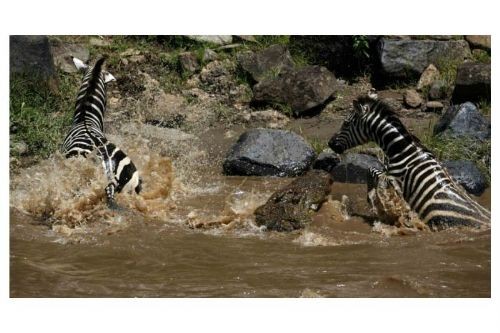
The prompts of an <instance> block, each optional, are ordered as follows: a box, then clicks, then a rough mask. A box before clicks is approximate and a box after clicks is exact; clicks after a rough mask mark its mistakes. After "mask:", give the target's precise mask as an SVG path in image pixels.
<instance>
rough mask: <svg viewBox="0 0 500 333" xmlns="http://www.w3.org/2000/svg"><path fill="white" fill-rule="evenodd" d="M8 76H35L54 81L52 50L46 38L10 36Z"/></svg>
mask: <svg viewBox="0 0 500 333" xmlns="http://www.w3.org/2000/svg"><path fill="white" fill-rule="evenodd" d="M9 46H10V74H13V73H26V74H33V73H35V74H37V75H40V76H41V78H44V79H55V75H56V72H55V69H54V62H53V58H52V50H51V47H50V43H49V39H48V37H47V36H23V35H12V36H10V42H9Z"/></svg>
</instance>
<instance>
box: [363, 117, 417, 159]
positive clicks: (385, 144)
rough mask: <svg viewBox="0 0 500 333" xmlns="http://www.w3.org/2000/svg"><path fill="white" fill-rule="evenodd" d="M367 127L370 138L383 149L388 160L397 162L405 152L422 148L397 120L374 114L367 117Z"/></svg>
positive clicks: (409, 152) (412, 151)
mask: <svg viewBox="0 0 500 333" xmlns="http://www.w3.org/2000/svg"><path fill="white" fill-rule="evenodd" d="M377 118H379V119H377ZM367 127H368V133H369V136H370V139H371V140H372V141H374V142H376V143H377V144H378V146H379V147H380V148H381V149H382V150H383V151H384V153H385V155H386V157H387V158H388V160H389V162H398V161H399V160H400V159H401V158H402V157H404V156H406V155H407V154H411V153H415V152H417V151H421V150H422V149H419V148H420V147H419V145H418V144H417V142H415V139H414V137H413V136H412V135H411V134H410V133H409V132H408V130H407V129H406V128H405V127H404V126H403V124H402V123H401V122H400V121H399V120H397V122H396V121H395V120H394V119H391V118H389V117H383V116H381V115H380V114H376V115H375V116H374V117H372V119H368V121H367Z"/></svg>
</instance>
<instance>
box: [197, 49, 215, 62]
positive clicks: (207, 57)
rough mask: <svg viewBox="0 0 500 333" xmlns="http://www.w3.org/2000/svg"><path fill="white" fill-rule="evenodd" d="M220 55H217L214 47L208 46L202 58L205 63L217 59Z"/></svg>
mask: <svg viewBox="0 0 500 333" xmlns="http://www.w3.org/2000/svg"><path fill="white" fill-rule="evenodd" d="M218 57H219V56H218V55H217V52H215V51H214V50H212V49H209V48H206V49H205V50H203V57H202V58H201V59H202V61H203V62H204V63H207V62H210V61H213V60H217V58H218Z"/></svg>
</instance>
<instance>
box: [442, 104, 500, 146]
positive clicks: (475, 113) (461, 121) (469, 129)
mask: <svg viewBox="0 0 500 333" xmlns="http://www.w3.org/2000/svg"><path fill="white" fill-rule="evenodd" d="M439 133H444V134H449V135H452V136H466V137H472V138H476V139H480V140H485V139H489V138H490V135H491V124H490V122H489V121H488V120H487V119H486V118H485V117H484V116H483V115H482V114H481V113H480V112H479V110H478V109H477V108H476V106H475V105H474V104H472V103H470V102H467V103H463V104H460V105H452V106H450V107H449V108H448V109H447V110H446V112H445V114H444V115H443V116H442V117H441V119H439V122H438V123H437V124H436V125H435V126H434V135H436V134H439Z"/></svg>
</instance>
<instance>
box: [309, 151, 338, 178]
mask: <svg viewBox="0 0 500 333" xmlns="http://www.w3.org/2000/svg"><path fill="white" fill-rule="evenodd" d="M339 163H340V158H339V155H338V154H336V153H334V152H333V150H331V149H330V148H326V149H325V150H323V151H322V152H321V153H320V154H319V155H318V158H316V161H314V164H313V169H321V170H325V171H327V172H330V171H332V170H333V168H335V167H336V166H337V164H339Z"/></svg>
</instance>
